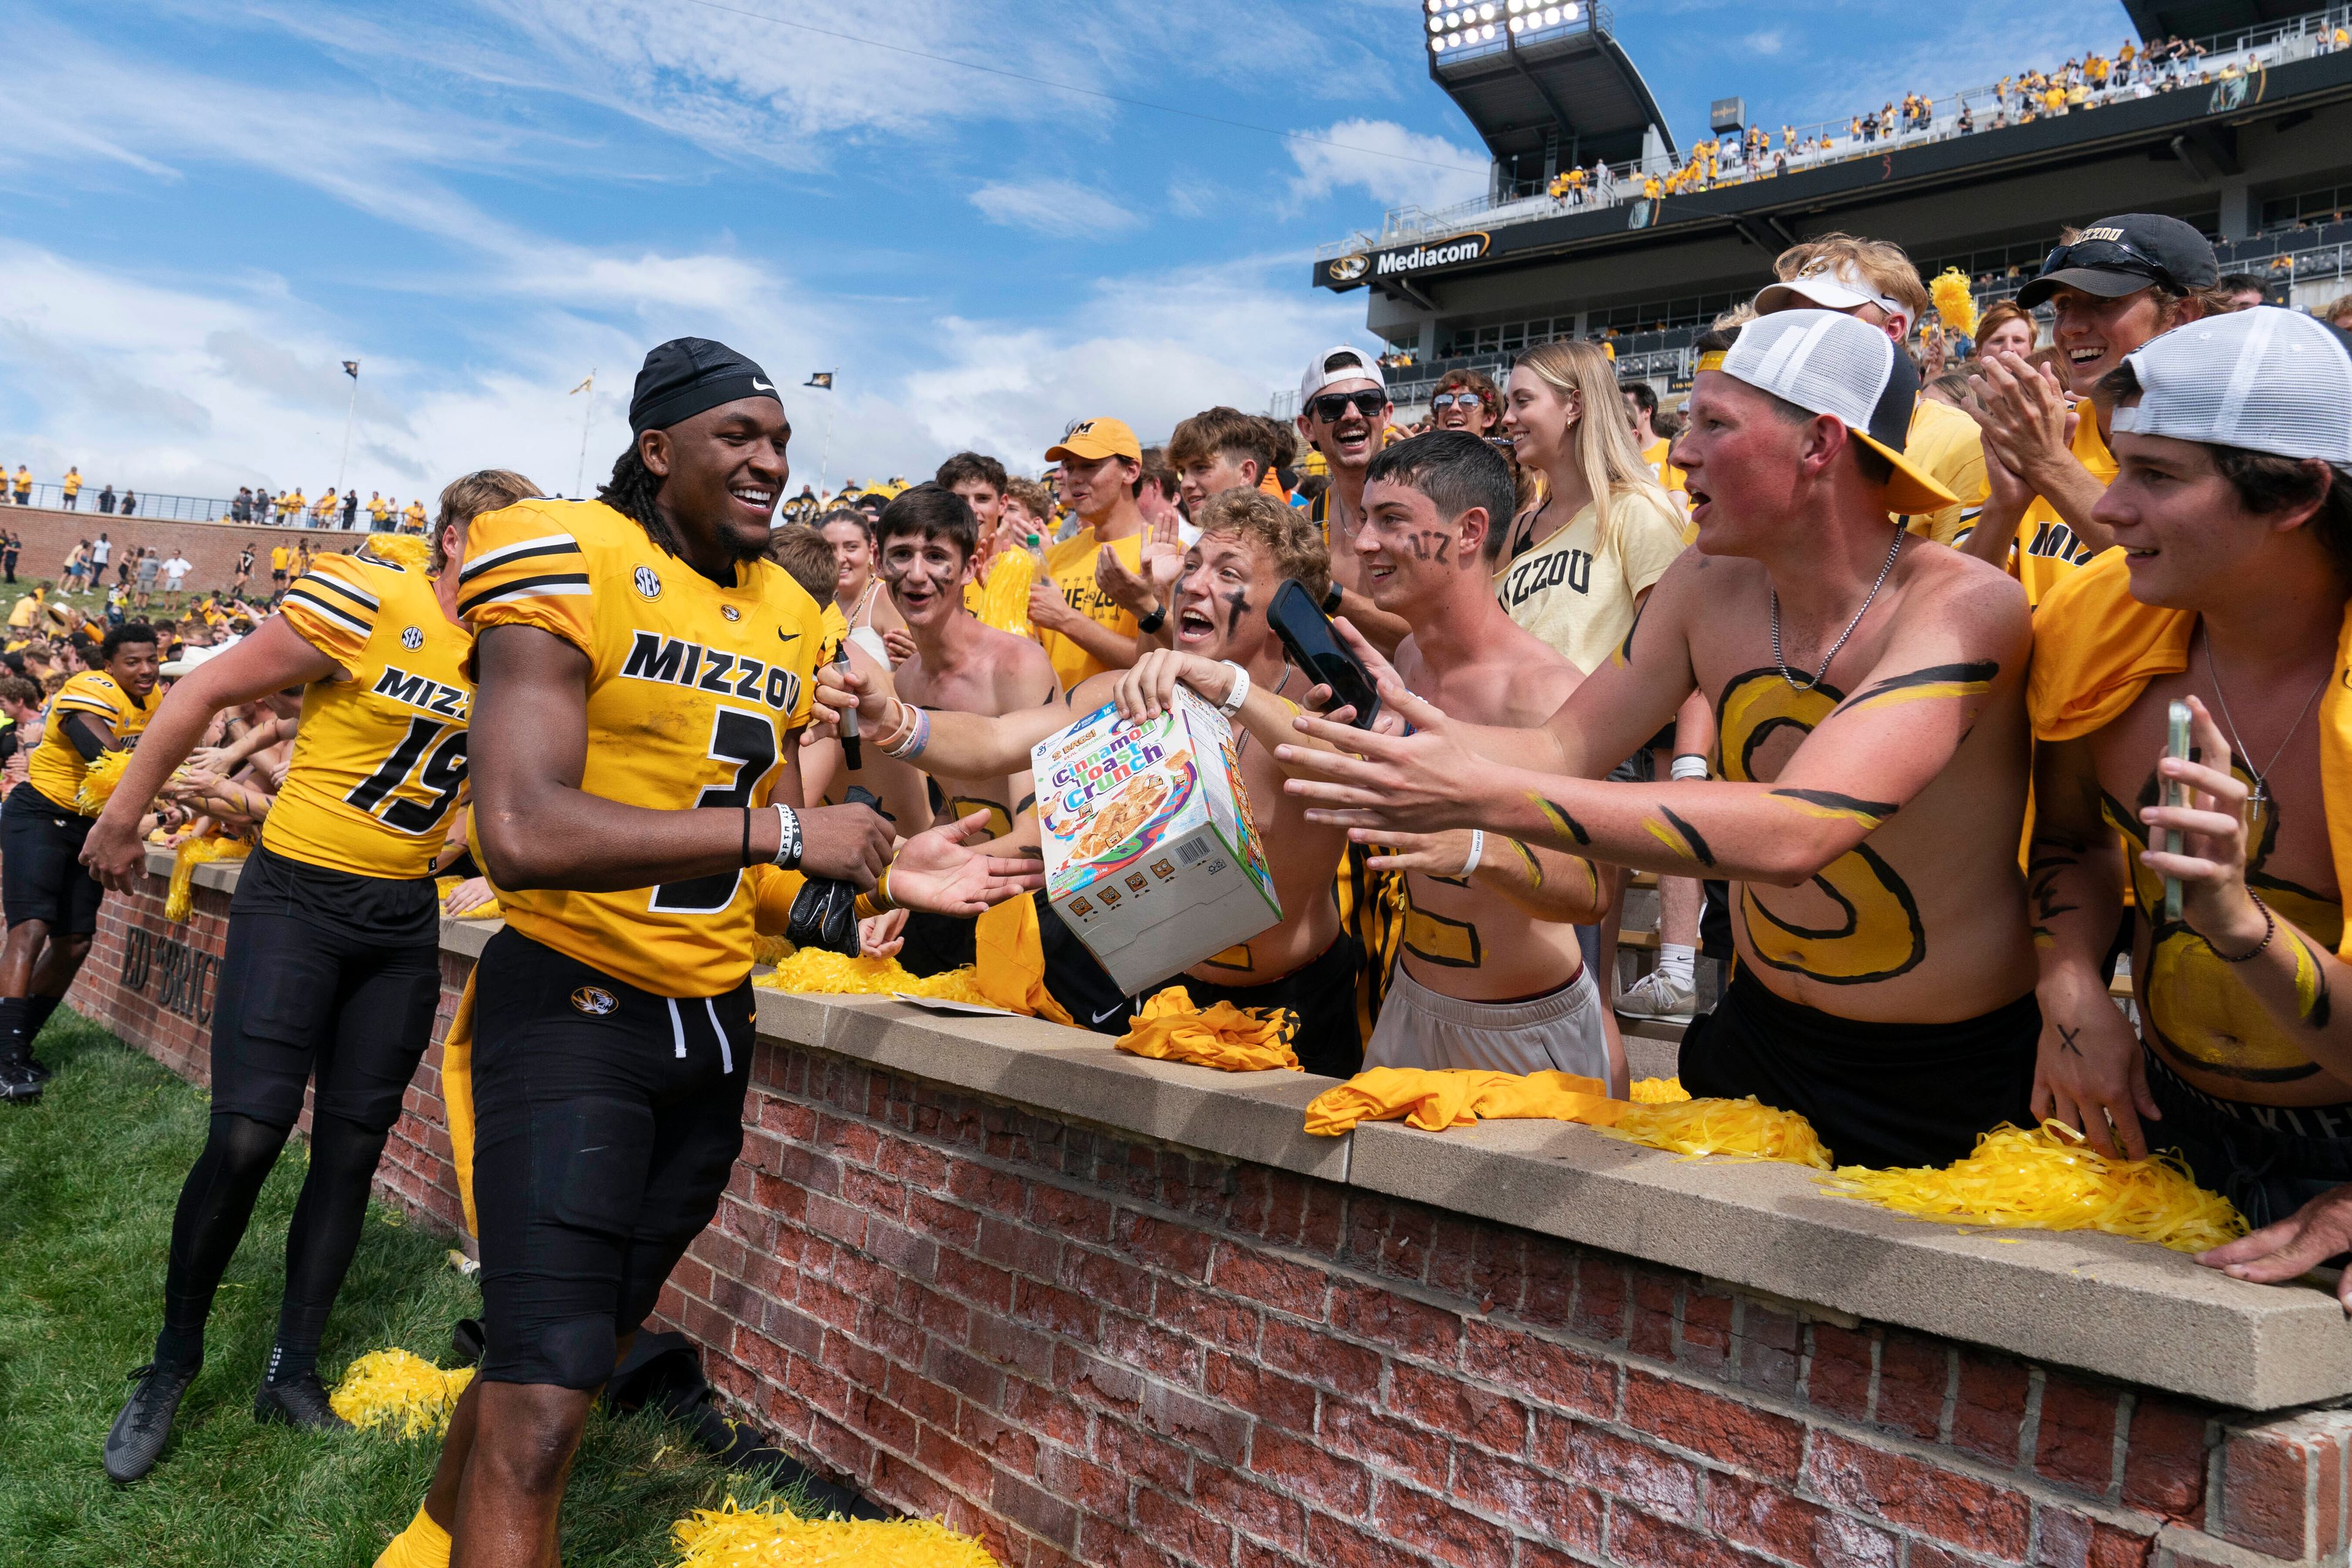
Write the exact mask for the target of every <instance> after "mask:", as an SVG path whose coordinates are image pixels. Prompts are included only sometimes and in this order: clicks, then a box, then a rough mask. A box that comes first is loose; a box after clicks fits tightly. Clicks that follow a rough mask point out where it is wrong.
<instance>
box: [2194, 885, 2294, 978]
mask: <svg viewBox="0 0 2352 1568" xmlns="http://www.w3.org/2000/svg"><path fill="white" fill-rule="evenodd" d="M2246 897H2248V898H2250V899H2252V900H2254V908H2256V909H2258V910H2262V911H2263V940H2262V941H2260V942H2256V943H2254V945H2253V947H2252V949H2250V950H2249V951H2247V952H2242V953H2240V954H2239V955H2238V956H2237V957H2235V958H2231V956H2230V955H2229V954H2228V953H2226V952H2222V951H2221V949H2220V948H2218V947H2215V946H2214V945H2213V939H2212V938H2210V937H2207V938H2206V939H2205V947H2206V950H2207V951H2208V952H2211V953H2212V955H2213V956H2214V957H2216V958H2218V959H2220V960H2221V962H2222V963H2245V962H2246V961H2247V960H2248V959H2251V958H2252V957H2253V956H2254V955H2255V954H2256V953H2259V952H2262V951H2263V949H2264V948H2266V947H2268V946H2270V944H2271V938H2273V937H2274V936H2276V935H2278V916H2276V915H2274V914H2273V913H2271V907H2270V906H2269V905H2268V904H2266V903H2264V902H2263V900H2262V895H2261V894H2259V893H2256V892H2254V891H2253V890H2252V889H2247V892H2246ZM2200 934H2201V933H2200Z"/></svg>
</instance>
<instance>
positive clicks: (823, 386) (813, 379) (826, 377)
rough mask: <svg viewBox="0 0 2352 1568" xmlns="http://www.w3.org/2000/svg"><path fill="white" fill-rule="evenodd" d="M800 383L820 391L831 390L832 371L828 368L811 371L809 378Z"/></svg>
mask: <svg viewBox="0 0 2352 1568" xmlns="http://www.w3.org/2000/svg"><path fill="white" fill-rule="evenodd" d="M801 384H802V385H803V386H814V387H816V388H818V389H820V390H822V391H825V392H831V391H832V390H833V372H831V371H829V370H815V371H811V372H810V373H809V378H808V379H807V380H806V381H804V382H803V383H801Z"/></svg>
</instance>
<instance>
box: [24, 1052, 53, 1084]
mask: <svg viewBox="0 0 2352 1568" xmlns="http://www.w3.org/2000/svg"><path fill="white" fill-rule="evenodd" d="M25 1070H26V1071H27V1072H29V1073H31V1074H32V1075H33V1081H34V1082H35V1083H47V1082H48V1081H49V1079H53V1078H55V1077H57V1076H58V1075H57V1069H56V1068H48V1067H44V1066H42V1065H41V1063H40V1062H39V1061H37V1060H36V1059H35V1058H31V1057H26V1058H25Z"/></svg>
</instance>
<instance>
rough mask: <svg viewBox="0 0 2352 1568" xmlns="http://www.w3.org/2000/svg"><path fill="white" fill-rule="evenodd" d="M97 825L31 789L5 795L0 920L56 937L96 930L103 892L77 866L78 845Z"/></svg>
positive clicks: (0, 822) (0, 815)
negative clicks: (40, 924) (34, 926)
mask: <svg viewBox="0 0 2352 1568" xmlns="http://www.w3.org/2000/svg"><path fill="white" fill-rule="evenodd" d="M96 820H98V819H97V818H96V817H90V816H83V815H82V814H81V813H79V812H78V811H75V810H73V809H71V808H70V807H68V806H62V805H58V803H57V802H56V801H53V800H51V799H50V798H49V797H48V796H47V795H43V794H42V793H41V792H40V791H39V790H37V789H35V788H34V787H33V786H32V785H31V784H29V783H26V784H18V785H17V786H16V788H15V789H12V790H10V791H9V792H8V798H7V800H6V802H5V803H0V916H5V919H6V921H7V922H8V924H10V925H12V926H13V925H21V924H23V923H24V922H25V921H45V922H46V923H47V925H48V928H49V930H50V931H51V932H52V933H54V934H55V935H58V936H89V934H90V933H92V932H93V931H97V930H98V906H99V904H100V901H101V900H104V899H105V897H106V889H104V888H101V887H100V886H99V885H98V879H97V878H95V877H93V876H91V875H90V874H89V871H88V870H86V869H85V868H83V866H82V863H81V846H82V840H83V839H85V838H88V837H89V827H90V824H91V823H93V822H95V821H96Z"/></svg>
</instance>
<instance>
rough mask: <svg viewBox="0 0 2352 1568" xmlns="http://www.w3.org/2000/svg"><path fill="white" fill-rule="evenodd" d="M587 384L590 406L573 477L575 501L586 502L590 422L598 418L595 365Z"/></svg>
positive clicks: (582, 418) (583, 421)
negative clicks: (577, 465) (578, 460)
mask: <svg viewBox="0 0 2352 1568" xmlns="http://www.w3.org/2000/svg"><path fill="white" fill-rule="evenodd" d="M586 385H587V388H588V406H587V408H586V409H585V410H584V411H583V413H582V414H581V416H580V467H579V468H577V469H575V470H574V471H573V473H572V499H573V500H586V499H587V496H588V425H589V421H591V420H593V419H594V418H595V417H596V367H595V366H594V365H593V364H592V365H590V366H589V367H588V380H587V382H586ZM572 390H573V391H574V392H577V391H579V390H580V389H579V388H578V387H576V386H575V387H573V388H572Z"/></svg>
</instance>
